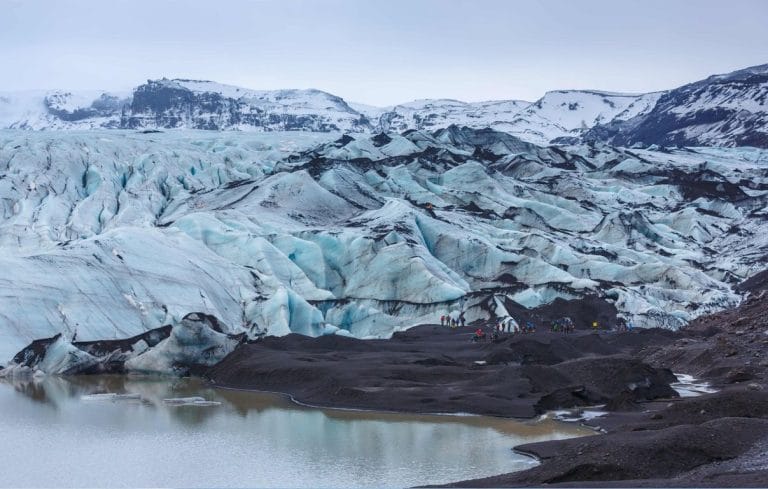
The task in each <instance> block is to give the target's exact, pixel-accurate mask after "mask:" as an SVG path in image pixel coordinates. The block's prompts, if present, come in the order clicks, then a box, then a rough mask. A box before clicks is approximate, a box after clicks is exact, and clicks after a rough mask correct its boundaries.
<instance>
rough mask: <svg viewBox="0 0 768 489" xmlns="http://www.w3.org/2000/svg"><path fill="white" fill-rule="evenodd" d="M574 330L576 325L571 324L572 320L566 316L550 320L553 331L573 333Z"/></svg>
mask: <svg viewBox="0 0 768 489" xmlns="http://www.w3.org/2000/svg"><path fill="white" fill-rule="evenodd" d="M575 330H576V325H575V324H573V320H572V319H571V318H569V317H567V316H566V317H564V318H560V319H555V320H554V321H552V332H553V333H573V332H574V331H575Z"/></svg>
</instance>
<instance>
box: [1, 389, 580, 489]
mask: <svg viewBox="0 0 768 489" xmlns="http://www.w3.org/2000/svg"><path fill="white" fill-rule="evenodd" d="M106 393H115V394H138V396H137V398H133V399H123V400H106V399H103V400H87V399H89V398H86V399H84V396H91V395H93V394H106ZM193 396H199V397H203V398H205V399H207V400H211V401H217V402H220V403H221V404H220V405H216V406H195V405H170V404H168V403H166V402H164V400H165V399H170V398H182V397H193ZM91 399H92V398H91ZM0 431H1V432H2V433H3V436H2V437H0V449H2V450H3V452H4V455H3V457H4V462H6V464H4V465H6V467H7V468H8V469H7V470H6V469H4V470H3V471H0V485H2V486H4V487H8V486H13V487H30V486H51V487H67V486H110V487H115V486H175V487H206V486H208V487H209V486H221V487H406V486H413V485H420V484H429V483H440V482H447V481H451V480H460V479H467V478H474V477H482V476H487V475H491V474H495V473H501V472H509V471H512V470H519V469H523V468H527V467H530V466H531V464H532V461H531V460H530V459H528V458H526V457H522V456H520V455H517V454H514V453H513V452H512V451H511V450H510V449H511V447H512V446H514V445H517V444H520V443H526V442H531V441H539V440H545V439H552V438H565V437H572V436H580V435H584V434H588V433H590V432H588V431H587V430H584V429H580V428H578V427H576V426H572V425H563V424H559V423H554V422H552V421H546V422H541V423H521V422H516V421H512V420H505V419H496V418H483V417H474V416H467V417H456V416H424V415H404V414H382V413H369V412H355V411H341V410H319V409H312V408H307V407H302V406H298V405H296V404H294V403H291V402H290V401H289V400H287V399H286V398H285V397H283V396H277V395H271V394H259V393H251V392H242V391H231V390H221V389H213V388H211V387H210V386H208V385H205V384H203V383H201V382H200V381H198V380H195V379H165V378H157V377H154V378H147V377H126V376H90V377H71V378H45V379H42V380H40V379H28V380H24V381H21V380H15V381H14V382H12V383H3V384H0Z"/></svg>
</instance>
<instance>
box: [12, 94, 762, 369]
mask: <svg viewBox="0 0 768 489" xmlns="http://www.w3.org/2000/svg"><path fill="white" fill-rule="evenodd" d="M619 108H621V107H619ZM623 110H628V109H627V108H626V107H624V108H623ZM638 110H639V109H638ZM767 194H768V151H765V150H760V149H755V148H701V147H693V148H677V149H663V148H656V149H654V148H649V149H627V148H616V147H611V146H607V145H603V144H599V143H595V144H586V145H584V144H581V145H571V146H568V145H566V146H557V147H555V146H550V147H545V146H538V145H535V144H532V143H530V142H525V141H522V140H520V139H518V138H516V137H514V136H512V135H510V134H508V133H503V132H498V131H495V130H491V129H472V128H468V127H458V126H449V127H448V128H445V129H438V130H436V131H428V130H413V129H409V130H406V131H404V132H402V133H397V132H389V133H386V134H385V133H380V134H375V135H372V134H365V133H360V134H341V133H338V132H268V133H254V132H210V131H195V130H174V131H168V132H152V133H145V132H140V131H130V130H89V131H66V132H64V131H41V132H29V131H20V130H3V131H0V203H1V204H0V249H2V253H0V269H2V270H3V273H2V274H1V275H0V361H6V360H10V359H11V357H12V356H13V355H14V354H15V353H16V352H18V351H20V350H21V349H22V348H24V347H25V346H26V345H27V344H29V343H30V342H31V341H33V340H36V339H40V338H53V337H54V336H56V335H59V334H60V335H61V336H60V338H59V339H57V340H56V348H55V349H54V350H55V351H53V352H52V353H51V356H50V357H47V359H46V360H45V362H47V363H46V364H45V365H42V366H41V367H40V368H43V369H44V370H46V369H47V371H49V372H52V373H53V372H61V371H63V370H66V369H67V368H69V367H68V366H66V365H64V362H63V360H61V358H63V357H66V355H70V354H71V351H72V347H71V345H72V344H73V342H75V343H76V342H92V341H101V340H121V339H125V338H130V337H135V336H138V335H142V334H145V333H147V332H149V331H154V330H157V329H158V328H162V327H165V326H171V327H172V330H171V331H170V333H168V335H166V336H165V337H164V338H163V339H161V340H160V341H159V342H155V343H154V344H153V347H151V348H144V347H142V348H138V347H136V348H134V349H133V350H132V351H134V353H135V354H133V353H132V354H131V355H127V356H126V357H125V358H123V360H122V361H124V362H125V366H126V368H128V369H130V370H132V371H141V372H155V371H168V370H172V368H173V365H174V362H176V361H178V362H182V363H185V362H186V364H189V363H191V362H192V358H197V357H199V356H200V355H202V353H201V352H200V351H197V350H196V349H195V348H199V347H200V345H199V344H198V345H197V346H195V345H193V343H195V342H194V341H192V340H190V338H204V341H203V340H201V342H202V343H201V344H204V345H207V346H211V345H213V346H216V348H215V349H214V350H210V353H207V355H208V354H209V355H212V356H211V357H210V358H212V359H215V358H220V356H221V355H223V354H226V352H228V351H231V349H232V348H233V347H234V346H235V345H236V343H237V341H239V339H237V338H241V337H248V338H251V339H253V338H257V337H260V336H263V335H285V334H288V333H291V332H297V333H302V334H307V335H313V336H318V335H324V334H348V335H353V336H356V337H360V338H382V337H388V336H390V335H391V334H392V333H393V332H395V331H399V330H402V329H405V328H408V327H410V326H413V325H415V324H419V323H423V322H433V321H435V318H437V317H439V316H440V315H442V314H448V313H452V314H456V313H458V312H459V311H463V312H465V316H466V319H467V321H469V322H471V321H474V320H478V319H491V318H494V317H495V315H497V314H503V315H507V312H506V310H507V309H506V308H507V307H508V306H510V305H512V304H517V305H518V306H524V307H527V308H536V307H539V306H542V305H545V304H549V303H552V301H554V300H556V299H558V298H559V299H565V300H570V299H579V298H583V297H587V296H598V297H601V298H603V299H604V300H606V301H609V302H611V303H613V304H614V305H615V306H616V307H617V309H618V310H619V312H620V314H622V315H624V316H626V317H627V318H631V320H632V321H633V322H634V323H635V324H636V325H638V326H663V327H669V328H676V327H679V326H680V325H682V324H685V323H686V322H687V321H689V320H691V319H693V318H695V317H697V316H699V315H702V314H705V313H708V312H712V311H715V310H720V309H723V308H726V307H729V306H733V305H736V304H737V303H738V302H739V301H740V300H741V295H740V294H739V293H737V292H736V290H735V288H734V287H735V285H736V284H738V283H739V282H740V281H741V280H743V279H745V278H747V277H748V276H750V275H751V274H753V273H755V272H757V271H758V270H759V269H760V266H761V265H760V263H762V261H763V260H764V257H765V256H766V251H767V250H768V229H767V226H768V224H766V222H768V221H766V216H768V198H767V197H766V195H767ZM499 311H502V312H499ZM190 314H192V315H198V316H199V317H207V316H210V317H213V318H216V319H217V324H218V325H219V326H217V328H218V330H214V329H211V328H207V329H204V330H200V329H199V328H198V329H195V328H197V326H194V324H193V323H194V321H191V320H190V319H189V315H190ZM192 317H197V316H192ZM185 318H187V319H185ZM195 324H196V323H195ZM190 328H191V329H190ZM239 335H244V336H239ZM214 351H215V352H216V353H213V352H214ZM54 353H55V355H54ZM57 355H58V356H57ZM88 355H90V354H88V353H87V352H86V353H84V354H83V355H80V354H79V353H78V354H77V356H78V358H77V361H78V362H80V364H82V365H86V366H87V362H89V361H93V360H92V359H90V358H88ZM80 357H82V358H80ZM192 363H194V362H192Z"/></svg>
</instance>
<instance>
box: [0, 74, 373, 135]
mask: <svg viewBox="0 0 768 489" xmlns="http://www.w3.org/2000/svg"><path fill="white" fill-rule="evenodd" d="M0 127H2V128H10V129H33V130H41V129H93V128H108V129H114V128H119V129H145V128H151V129H158V128H162V129H172V128H185V129H214V130H231V129H235V130H245V131H292V130H299V131H315V132H331V131H339V132H342V131H343V132H364V131H365V132H367V131H370V130H371V127H370V126H369V124H368V122H367V120H366V119H365V117H364V116H363V115H362V114H360V113H359V112H357V111H356V110H354V109H352V108H351V107H350V106H349V105H347V103H346V102H344V100H343V99H342V98H340V97H337V96H335V95H332V94H330V93H326V92H323V91H320V90H312V89H309V90H271V91H268V90H250V89H246V88H240V87H235V86H231V85H223V84H220V83H215V82H211V81H203V80H183V79H174V80H171V79H166V78H163V79H160V80H148V81H147V83H145V84H143V85H140V86H138V87H136V88H135V89H134V90H133V92H132V93H127V94H122V93H109V92H102V91H82V92H69V91H62V90H54V91H47V92H46V91H33V92H20V93H7V94H0Z"/></svg>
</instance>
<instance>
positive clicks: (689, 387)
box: [671, 374, 717, 397]
mask: <svg viewBox="0 0 768 489" xmlns="http://www.w3.org/2000/svg"><path fill="white" fill-rule="evenodd" d="M675 377H677V382H675V383H673V384H671V386H672V388H673V389H675V391H677V393H678V394H680V397H696V396H700V395H702V394H712V393H713V392H717V389H714V388H713V387H712V386H710V385H709V382H704V381H703V380H697V379H696V378H694V377H693V376H692V375H688V374H675Z"/></svg>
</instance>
